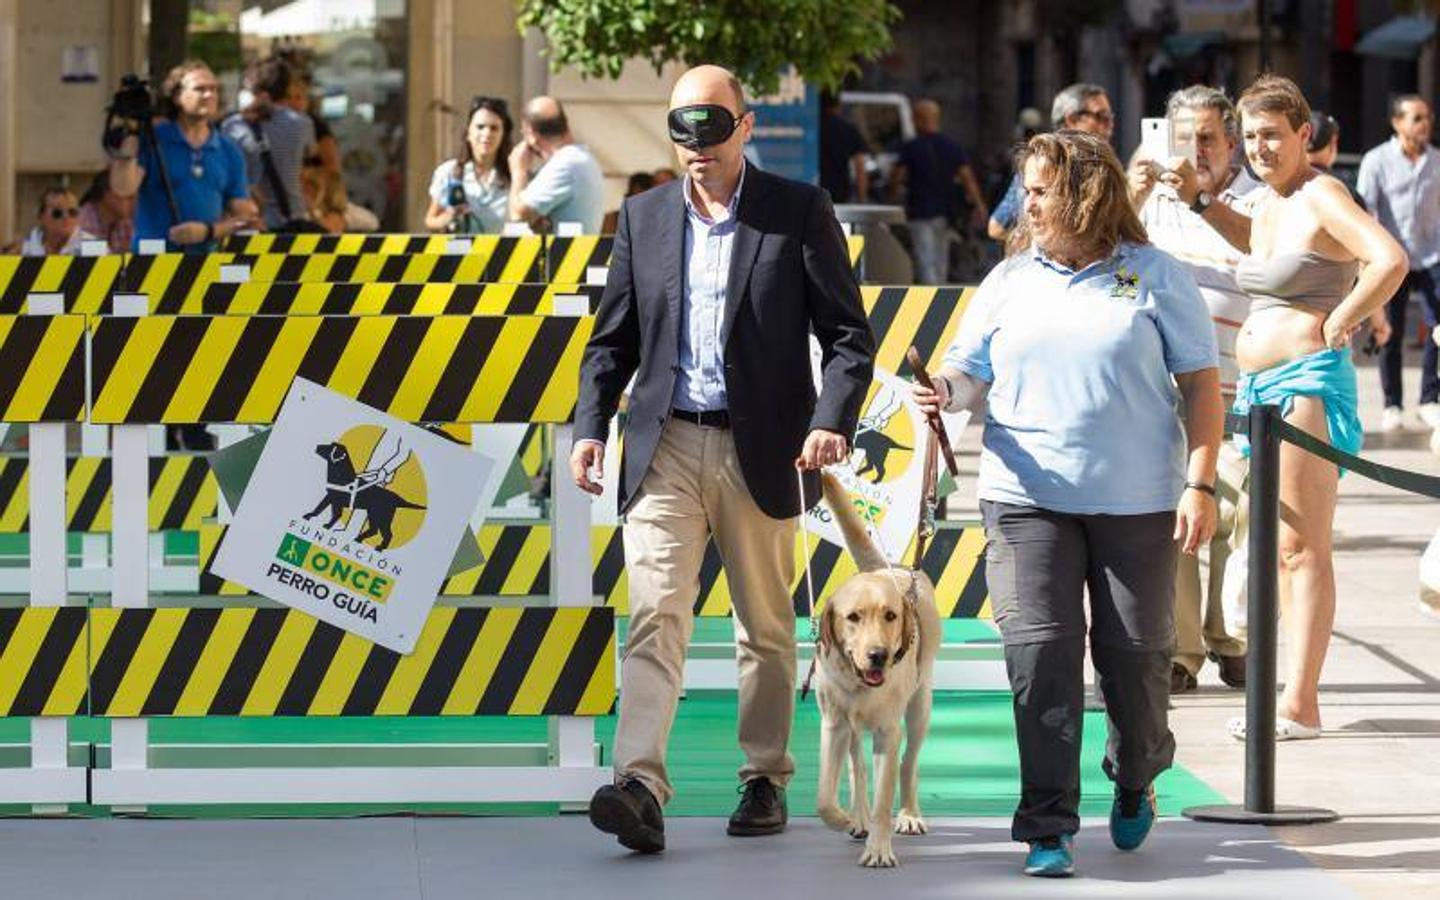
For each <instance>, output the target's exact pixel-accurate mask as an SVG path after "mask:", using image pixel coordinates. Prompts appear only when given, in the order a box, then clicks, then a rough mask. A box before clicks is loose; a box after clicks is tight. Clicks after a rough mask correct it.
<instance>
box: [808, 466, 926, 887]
mask: <svg viewBox="0 0 1440 900" xmlns="http://www.w3.org/2000/svg"><path fill="white" fill-rule="evenodd" d="M824 483H825V501H826V504H827V505H828V506H829V507H830V509H831V511H832V512H833V513H834V515H835V520H836V522H837V524H838V525H839V527H840V531H841V533H842V534H843V535H844V538H845V546H846V548H847V549H848V550H849V551H850V555H851V556H853V557H854V558H855V562H856V564H857V565H858V566H859V569H860V572H859V574H857V575H855V576H854V577H853V578H850V579H849V580H847V581H846V582H845V583H844V584H843V585H841V586H840V589H839V590H838V591H836V592H835V594H834V595H833V596H831V597H830V599H829V600H828V601H827V602H826V603H825V609H824V612H823V613H821V618H820V638H819V645H818V646H817V647H816V649H815V655H816V659H817V666H816V698H817V699H818V701H819V704H820V716H821V732H820V788H819V792H818V794H817V796H816V805H817V807H818V812H819V814H820V818H821V819H823V820H824V821H825V824H827V825H829V826H830V827H831V828H834V829H837V830H840V831H847V832H849V833H850V835H851V836H852V837H855V838H860V837H864V838H865V850H864V852H863V853H861V854H860V860H859V862H860V865H862V866H887V867H888V866H894V865H896V859H895V852H894V850H893V849H892V848H891V834H892V832H896V831H898V832H900V833H901V834H924V833H925V830H926V826H925V820H924V819H923V818H921V815H920V797H919V778H920V773H919V772H918V770H917V768H916V762H917V759H918V758H919V756H920V745H921V744H922V743H923V742H924V740H925V733H926V731H927V730H928V729H929V727H930V702H931V696H930V693H931V685H932V682H933V674H934V669H935V654H936V651H937V650H938V649H939V646H940V613H939V612H938V611H937V610H936V608H935V587H934V585H932V584H931V583H930V579H929V578H927V577H926V576H925V574H924V573H923V572H919V571H916V570H913V569H909V568H905V567H903V566H892V565H891V564H890V563H889V561H888V560H886V559H885V557H884V555H883V554H881V553H880V551H879V550H878V549H876V547H875V545H874V544H873V543H872V542H871V540H870V537H869V535H868V534H866V531H865V526H864V524H863V523H862V522H861V521H860V518H859V515H858V514H857V513H856V511H855V507H854V506H853V505H852V504H851V502H850V497H849V494H848V492H847V491H846V490H845V489H844V488H843V487H842V486H841V485H840V483H839V482H838V481H836V480H835V478H834V477H832V476H830V475H828V474H827V475H825V476H824ZM902 717H903V718H904V720H905V754H904V757H903V758H902V757H901V755H900V737H901V732H900V721H901V718H902ZM867 731H868V732H869V733H870V735H871V742H872V745H873V752H874V760H875V800H874V802H873V804H871V805H870V806H869V807H868V808H867V807H866V800H867V792H866V787H865V780H866V771H865V758H864V753H863V750H862V736H863V733H864V732H867ZM847 759H848V761H849V763H850V797H851V802H850V809H849V811H848V812H847V811H846V810H844V809H841V808H840V805H839V802H838V796H839V794H838V791H839V783H840V770H841V767H842V766H843V765H844V764H845V762H846V760H847ZM897 768H898V772H897ZM897 775H898V776H899V781H900V814H899V815H898V816H896V817H894V819H893V821H892V818H891V811H892V808H893V805H894V801H895V782H896V776H897Z"/></svg>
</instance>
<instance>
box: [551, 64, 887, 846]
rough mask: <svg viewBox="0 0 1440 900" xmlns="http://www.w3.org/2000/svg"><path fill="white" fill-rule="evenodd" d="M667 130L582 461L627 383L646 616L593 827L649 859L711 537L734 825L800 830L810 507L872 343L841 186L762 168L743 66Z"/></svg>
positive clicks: (712, 80) (635, 233)
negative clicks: (789, 787) (731, 742)
mask: <svg viewBox="0 0 1440 900" xmlns="http://www.w3.org/2000/svg"><path fill="white" fill-rule="evenodd" d="M667 124H668V126H669V131H670V139H671V140H672V141H673V142H674V144H675V154H676V157H677V158H678V160H679V163H680V167H681V169H682V171H683V173H684V177H683V178H682V179H680V180H677V181H673V182H670V183H669V184H666V185H664V186H662V187H659V188H655V189H653V190H650V191H646V192H645V193H642V194H638V195H636V196H634V197H630V198H628V199H627V200H626V201H625V202H624V204H623V206H622V207H621V209H620V218H619V225H618V229H617V232H616V235H615V246H614V250H613V253H612V256H611V261H610V275H609V279H608V280H607V281H606V284H605V294H604V297H603V298H602V299H601V301H600V308H599V310H598V312H597V313H596V315H595V329H594V332H593V334H592V336H591V338H590V343H589V345H588V346H587V347H586V348H585V356H584V362H583V363H582V366H581V371H580V398H579V402H578V405H577V407H576V412H575V436H576V438H577V439H578V440H577V442H576V445H575V450H574V452H573V453H572V455H571V458H570V468H571V474H572V477H573V478H574V480H575V483H576V484H577V485H578V486H579V487H580V488H582V489H583V490H586V491H589V492H590V493H592V494H599V493H600V491H601V488H600V485H599V484H598V482H597V479H598V478H600V477H601V475H602V473H603V467H604V466H605V465H606V464H607V461H606V460H605V458H604V456H605V439H606V437H607V432H608V429H609V424H610V420H611V418H612V417H613V416H614V415H615V411H616V408H617V406H618V404H619V402H620V395H621V393H622V392H623V391H624V390H625V386H626V384H627V383H629V381H630V378H631V376H632V375H633V376H634V378H635V383H634V386H633V387H632V388H631V390H630V401H629V408H628V416H627V421H626V425H625V435H624V438H625V450H624V455H623V462H622V464H621V469H620V479H619V497H618V503H619V508H620V511H621V513H622V514H624V516H625V528H624V537H625V564H626V569H627V571H628V575H629V584H630V630H629V637H628V640H627V642H626V646H625V657H624V661H623V664H622V667H621V689H620V721H619V725H618V727H617V729H616V734H615V753H614V758H615V783H614V784H613V785H606V786H604V787H602V788H601V789H600V790H599V791H597V792H596V793H595V796H594V798H593V799H592V800H591V803H590V820H591V822H593V823H594V825H595V826H596V827H597V828H599V829H600V830H602V831H605V832H607V833H610V834H614V835H615V836H616V837H617V838H618V839H619V841H620V843H621V844H622V845H623V846H625V847H628V848H630V849H632V850H636V851H639V852H642V853H655V852H659V851H660V850H663V849H664V847H665V825H664V819H663V816H662V814H661V807H662V806H663V805H664V804H665V803H666V802H668V801H669V800H670V798H671V796H672V795H673V793H674V791H673V788H672V786H671V783H670V779H669V775H668V772H667V770H666V767H665V751H666V744H667V743H668V740H669V736H670V728H671V725H672V724H673V722H674V719H675V708H676V704H677V702H678V700H679V697H680V692H681V689H682V686H683V672H684V664H685V648H686V645H687V644H688V642H689V640H690V633H691V630H692V628H693V626H694V620H693V615H694V614H693V607H694V603H695V599H696V596H697V594H698V592H699V588H700V564H701V560H702V559H703V557H704V553H705V545H706V542H707V540H712V539H713V540H714V541H715V546H716V549H717V550H718V551H719V554H720V559H721V562H722V564H723V565H724V568H725V573H726V576H727V579H728V582H729V585H730V596H731V601H732V603H733V605H734V610H735V640H736V644H737V649H738V665H739V686H740V697H739V729H738V730H739V740H740V749H741V751H742V752H743V754H744V757H745V762H744V764H743V765H742V766H741V768H740V773H739V777H740V781H741V783H742V784H743V786H744V787H743V791H742V797H741V799H740V803H739V806H738V807H737V809H736V810H735V814H734V815H733V816H731V817H730V822H729V825H728V828H727V830H728V832H729V833H730V834H732V835H736V836H753V835H767V834H778V833H779V832H781V831H783V830H784V828H785V823H786V821H787V811H786V806H785V794H784V792H785V786H786V784H787V783H788V782H789V780H790V777H791V775H792V774H793V773H794V770H795V764H794V761H793V760H792V759H791V757H790V754H789V751H788V749H787V747H788V744H789V739H790V726H791V721H792V719H793V717H794V711H795V631H794V628H795V612H794V607H793V606H792V603H791V599H790V588H791V584H792V583H793V580H794V575H795V534H796V529H797V517H798V516H799V515H800V514H801V511H802V509H803V508H806V507H809V506H813V505H814V504H815V503H816V501H818V500H819V499H820V480H819V471H818V470H819V469H820V467H822V466H825V465H829V464H832V463H836V462H839V461H841V460H843V459H844V458H845V457H846V456H847V455H848V454H849V451H850V440H851V437H852V436H853V435H854V433H855V427H856V424H857V421H858V419H859V415H860V407H861V404H862V402H863V401H864V399H865V393H866V391H867V390H868V388H869V386H870V377H871V370H872V366H873V359H874V354H875V342H874V338H873V337H872V335H871V333H870V326H869V323H868V322H867V321H866V318H865V313H864V310H863V308H862V307H861V304H860V291H859V288H858V287H857V285H856V282H855V276H854V274H853V272H852V270H851V266H850V261H849V254H848V253H847V251H846V246H845V238H844V235H843V233H842V232H841V230H840V225H839V223H838V222H837V221H836V220H835V212H834V210H833V208H832V207H831V205H830V200H829V197H828V195H826V194H825V192H824V191H822V190H821V189H819V188H818V187H814V186H812V185H808V184H801V183H799V182H795V181H790V180H788V179H784V178H780V177H778V176H775V175H771V174H769V173H767V172H763V171H761V170H760V169H759V168H757V167H756V166H754V165H750V164H747V163H746V161H745V157H744V152H743V151H744V146H745V143H746V142H747V141H748V140H749V139H750V132H751V129H752V128H753V126H754V115H753V114H751V113H749V112H747V111H746V109H745V101H744V95H743V93H742V92H741V89H740V84H739V82H738V81H736V79H735V76H734V75H732V74H731V73H730V72H728V71H726V70H725V69H722V68H719V67H718V66H700V67H698V68H694V69H691V70H690V71H688V72H686V73H685V74H684V75H682V76H681V78H680V80H679V81H678V82H677V83H676V85H675V89H674V91H673V93H672V94H671V97H670V113H669V116H668V122H667ZM812 332H813V334H814V335H815V337H816V338H817V339H818V340H819V344H820V348H821V385H820V391H819V394H818V396H817V394H816V390H815V384H814V381H813V379H812V376H811V363H810V334H811V333H812ZM802 482H803V501H802V487H801V483H802Z"/></svg>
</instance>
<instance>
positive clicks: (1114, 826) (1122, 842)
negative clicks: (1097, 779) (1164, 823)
mask: <svg viewBox="0 0 1440 900" xmlns="http://www.w3.org/2000/svg"><path fill="white" fill-rule="evenodd" d="M1154 824H1155V786H1154V785H1146V786H1145V789H1144V790H1141V791H1134V790H1130V789H1129V788H1122V787H1120V786H1119V785H1116V787H1115V802H1114V803H1112V804H1111V805H1110V840H1112V841H1114V842H1115V846H1116V847H1117V848H1118V849H1120V850H1135V849H1138V848H1139V846H1140V845H1141V844H1143V843H1145V838H1146V837H1147V836H1148V835H1149V834H1150V827H1151V826H1152V825H1154Z"/></svg>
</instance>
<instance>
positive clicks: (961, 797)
mask: <svg viewBox="0 0 1440 900" xmlns="http://www.w3.org/2000/svg"><path fill="white" fill-rule="evenodd" d="M819 726H820V716H819V711H818V710H817V708H816V705H815V702H814V698H813V697H812V698H810V699H809V700H808V701H806V702H803V703H801V704H799V706H798V708H797V712H796V719H795V731H794V735H793V738H792V741H791V752H792V753H793V754H794V756H795V761H796V770H797V771H796V776H795V780H794V782H792V784H791V787H790V795H789V800H790V808H791V810H792V811H793V812H794V814H796V815H812V814H813V810H814V808H815V781H816V777H817V776H816V764H817V763H816V761H817V759H818V757H819V746H820V736H819ZM108 731H109V729H108V726H107V724H106V723H104V722H98V721H95V720H85V719H77V720H75V724H74V727H73V728H72V737H71V740H72V741H75V742H85V741H95V742H97V743H103V742H105V741H106V740H107V738H108ZM28 733H29V732H28V722H27V721H26V720H6V721H0V743H6V744H16V743H22V742H24V741H25V740H27V738H28ZM545 733H546V724H545V721H544V720H543V719H533V718H530V719H526V718H513V719H503V718H483V719H439V718H422V719H392V718H377V719H354V720H346V719H263V720H243V719H208V720H207V719H172V720H164V719H159V720H154V721H153V722H152V724H151V739H152V741H153V742H154V743H156V744H166V743H213V744H224V743H254V744H286V743H297V742H306V741H313V742H322V743H351V742H356V743H358V742H364V743H378V744H388V743H412V742H435V743H447V742H474V743H482V742H483V743H540V742H543V741H544V740H545ZM614 733H615V717H613V716H610V717H606V718H603V719H600V720H598V722H597V724H596V737H597V739H598V740H599V742H600V743H601V745H602V747H603V751H602V752H603V753H604V759H605V761H606V762H608V761H609V759H610V748H611V746H612V744H613V739H614ZM1104 744H1105V723H1104V716H1103V714H1101V713H1087V714H1086V716H1085V740H1084V746H1083V751H1082V752H1083V762H1082V773H1083V782H1082V788H1081V790H1082V796H1083V800H1082V805H1081V814H1082V815H1087V816H1090V815H1105V814H1106V813H1107V812H1108V811H1109V803H1110V786H1109V783H1108V782H1107V781H1106V779H1105V776H1104V774H1103V773H1101V771H1100V759H1101V756H1102V754H1103V751H1104ZM740 762H741V756H740V751H739V749H738V748H737V747H736V744H735V695H734V694H729V693H718V692H716V693H705V694H699V693H697V694H694V695H692V696H690V697H689V698H687V699H686V700H684V701H683V702H682V703H681V705H680V712H679V715H678V717H677V719H676V723H675V730H674V733H673V736H672V739H671V745H670V765H671V770H672V777H673V778H674V781H675V784H676V797H675V799H674V801H673V802H672V803H671V805H670V807H669V808H668V809H667V810H666V811H667V813H668V814H670V815H679V816H723V815H728V814H729V813H730V811H731V810H732V809H733V808H734V805H735V801H736V797H735V784H736V782H735V772H736V769H737V768H738V767H739V765H740ZM920 771H921V782H920V783H921V790H922V792H923V795H922V797H921V806H922V808H923V809H924V811H925V813H926V814H927V815H931V816H1008V815H1010V814H1011V813H1012V812H1013V811H1014V806H1015V798H1016V795H1017V793H1018V790H1019V769H1018V764H1017V760H1016V756H1015V738H1014V728H1013V725H1012V721H1011V716H1010V697H1009V695H1008V694H1004V693H994V692H978V691H976V692H969V691H967V692H951V693H940V694H937V695H936V698H935V713H934V717H933V721H932V723H931V729H930V737H929V738H928V740H927V741H926V743H925V749H924V751H923V752H922V754H921V757H920ZM1156 789H1157V793H1158V795H1159V803H1160V811H1161V813H1162V814H1163V815H1176V814H1178V813H1179V811H1180V810H1181V809H1183V808H1185V807H1187V806H1190V805H1193V804H1198V803H1214V802H1223V798H1221V797H1220V795H1218V794H1217V793H1216V792H1215V791H1213V790H1211V789H1210V788H1209V787H1208V786H1207V785H1205V784H1204V783H1203V782H1201V781H1199V780H1198V779H1196V778H1195V777H1194V776H1193V775H1191V774H1190V773H1189V772H1186V771H1185V770H1183V769H1179V768H1176V769H1172V770H1171V771H1169V772H1167V773H1166V774H1165V775H1164V776H1162V777H1161V778H1160V780H1159V782H1158V783H1157V785H1156ZM26 811H27V810H26V809H25V808H23V807H0V813H7V812H8V813H10V814H23V813H24V812H26ZM76 811H77V812H78V813H80V814H82V815H105V814H106V811H105V810H104V809H101V808H87V807H82V808H79V809H77V810H76ZM409 811H418V812H427V813H447V812H448V813H470V814H506V815H523V814H531V815H534V814H548V813H553V812H554V807H553V806H547V805H545V804H534V805H529V806H518V807H517V806H507V807H498V806H476V805H467V804H450V805H414V804H410V805H394V804H387V805H366V806H355V805H347V806H343V807H342V806H333V805H327V806H315V805H304V806H297V805H284V806H280V805H260V806H244V807H237V806H225V807H197V806H186V807H152V808H151V810H150V813H151V814H152V815H179V816H196V817H205V818H212V817H213V818H227V817H238V816H254V815H272V816H273V815H281V816H316V815H320V816H337V815H338V816H352V815H366V814H368V815H376V814H380V815H383V814H386V813H399V812H409Z"/></svg>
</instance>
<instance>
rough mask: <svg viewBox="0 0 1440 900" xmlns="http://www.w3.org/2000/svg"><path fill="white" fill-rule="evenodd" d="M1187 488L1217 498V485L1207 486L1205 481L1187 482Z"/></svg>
mask: <svg viewBox="0 0 1440 900" xmlns="http://www.w3.org/2000/svg"><path fill="white" fill-rule="evenodd" d="M1185 487H1186V488H1187V489H1191V490H1196V491H1199V492H1200V493H1202V494H1209V495H1210V496H1212V497H1214V496H1215V485H1213V484H1206V483H1205V482H1203V481H1187V482H1185Z"/></svg>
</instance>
